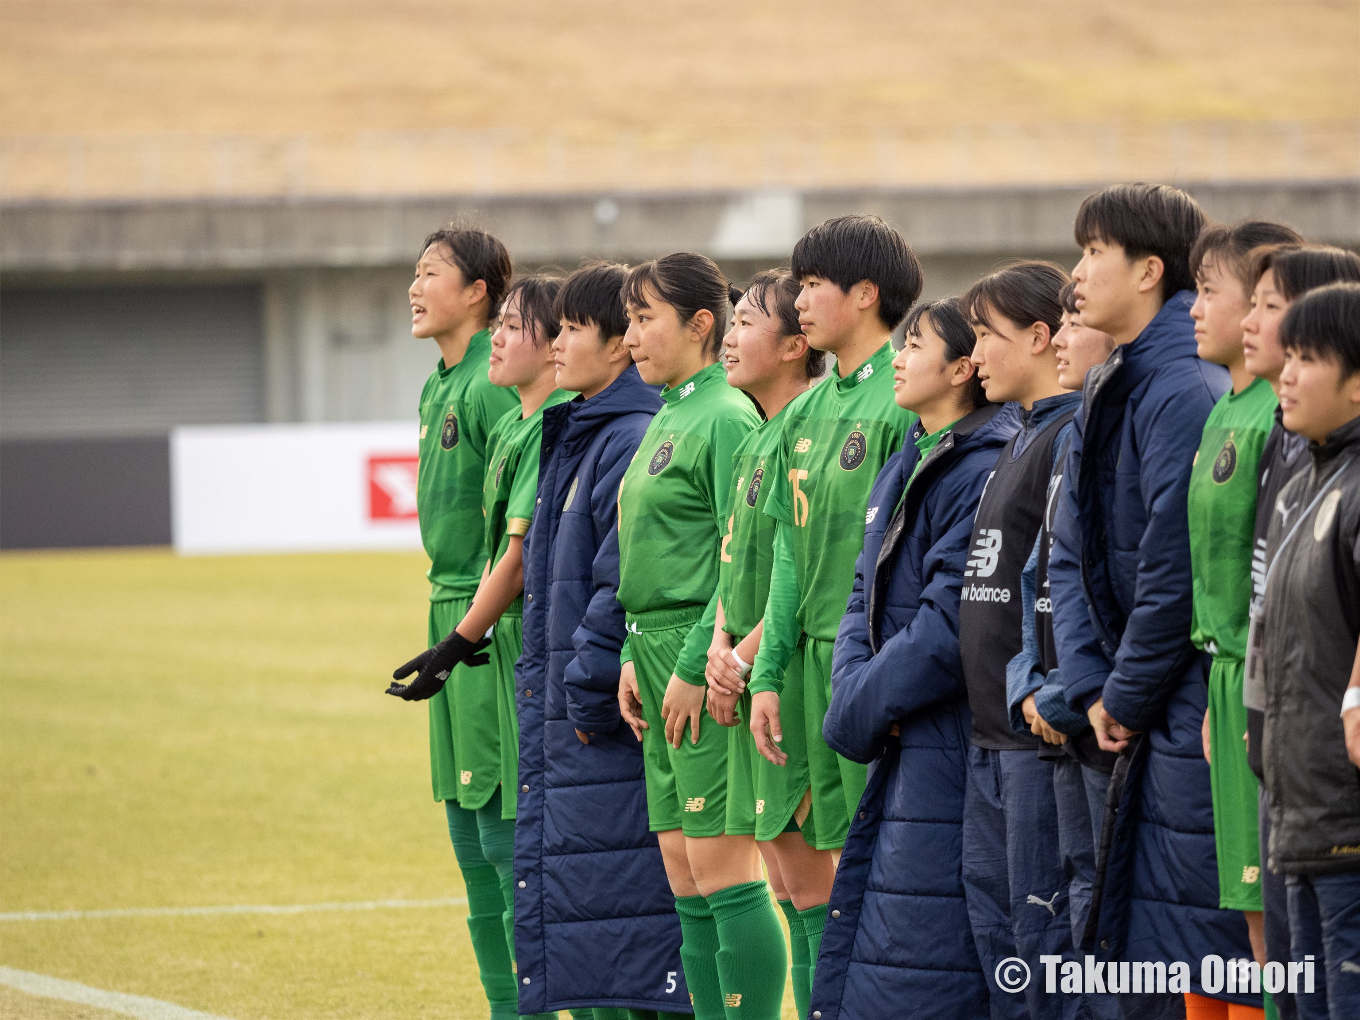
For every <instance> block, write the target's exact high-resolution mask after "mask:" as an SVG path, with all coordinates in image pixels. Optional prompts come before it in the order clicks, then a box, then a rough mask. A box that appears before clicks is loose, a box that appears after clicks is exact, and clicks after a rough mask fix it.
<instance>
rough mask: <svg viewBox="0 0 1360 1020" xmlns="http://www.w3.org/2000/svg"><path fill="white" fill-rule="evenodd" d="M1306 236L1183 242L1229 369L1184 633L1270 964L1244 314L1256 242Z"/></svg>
mask: <svg viewBox="0 0 1360 1020" xmlns="http://www.w3.org/2000/svg"><path fill="white" fill-rule="evenodd" d="M1299 240H1301V239H1300V238H1299V235H1298V234H1296V233H1295V232H1294V231H1292V230H1290V229H1289V228H1288V227H1284V226H1280V225H1279V224H1276V223H1266V222H1260V221H1249V222H1246V223H1241V224H1239V225H1237V226H1234V227H1226V226H1211V227H1208V228H1206V229H1205V230H1204V232H1203V233H1201V234H1200V236H1199V238H1198V240H1197V241H1196V242H1195V246H1194V248H1193V249H1192V250H1191V253H1190V269H1191V271H1192V272H1193V273H1194V275H1195V284H1196V291H1197V294H1196V298H1195V303H1194V305H1192V306H1191V308H1190V317H1191V318H1192V319H1194V320H1195V342H1196V345H1197V347H1198V354H1199V356H1200V357H1201V358H1203V359H1204V360H1206V361H1211V362H1213V363H1215V364H1218V365H1222V366H1224V367H1225V368H1227V369H1228V371H1229V373H1230V374H1231V376H1232V389H1230V390H1229V391H1228V392H1227V393H1225V394H1224V395H1223V396H1222V397H1221V398H1219V401H1218V403H1217V404H1215V405H1214V409H1213V411H1212V412H1210V414H1209V418H1208V420H1207V421H1206V422H1205V424H1204V433H1203V439H1202V441H1201V442H1200V447H1199V451H1198V452H1197V453H1196V454H1195V461H1194V467H1193V469H1192V470H1191V474H1190V489H1189V494H1188V497H1187V507H1188V511H1189V517H1190V560H1191V568H1192V570H1193V578H1194V601H1193V615H1192V621H1191V636H1192V639H1193V641H1194V643H1195V645H1196V646H1197V647H1199V648H1203V649H1205V650H1206V651H1208V652H1210V653H1211V654H1212V655H1213V657H1214V658H1213V665H1212V666H1211V667H1210V670H1209V692H1208V702H1209V703H1208V709H1207V711H1206V712H1205V714H1204V734H1203V736H1204V757H1205V758H1206V759H1208V761H1209V777H1210V785H1211V789H1212V793H1213V805H1214V842H1215V846H1216V848H1217V853H1218V884H1219V906H1220V907H1221V908H1223V909H1224V910H1240V911H1243V912H1244V914H1245V916H1246V920H1247V928H1248V932H1249V934H1250V936H1251V944H1252V951H1253V953H1254V954H1255V956H1256V959H1257V962H1258V963H1261V964H1264V963H1265V929H1264V923H1263V920H1262V914H1261V911H1262V901H1261V847H1260V840H1259V834H1258V817H1257V800H1258V795H1259V789H1260V788H1259V785H1258V783H1257V780H1256V777H1255V776H1254V775H1252V773H1251V770H1250V769H1249V768H1248V766H1247V747H1246V743H1245V742H1244V740H1243V737H1244V736H1245V735H1246V732H1247V714H1246V708H1245V706H1244V705H1243V702H1242V685H1243V659H1244V657H1245V655H1246V647H1247V624H1248V608H1249V606H1250V603H1251V567H1252V546H1253V543H1254V530H1255V526H1256V488H1257V465H1258V464H1259V462H1260V459H1261V454H1262V451H1263V449H1264V447H1265V444H1266V437H1267V436H1268V435H1269V434H1270V430H1271V428H1272V427H1273V426H1274V424H1275V408H1276V406H1277V401H1276V398H1275V392H1274V391H1273V390H1272V389H1271V387H1270V383H1269V382H1267V381H1266V380H1265V379H1258V378H1255V377H1254V376H1252V374H1251V373H1250V372H1249V371H1248V370H1247V366H1246V358H1245V354H1244V351H1243V348H1242V320H1243V319H1244V318H1245V317H1246V316H1247V314H1248V313H1249V312H1250V311H1251V290H1252V284H1253V283H1254V282H1255V281H1250V282H1249V281H1248V280H1247V274H1248V272H1249V268H1250V267H1249V264H1248V263H1249V255H1250V252H1251V251H1252V249H1253V248H1256V247H1259V246H1261V245H1268V244H1285V243H1290V242H1297V241H1299Z"/></svg>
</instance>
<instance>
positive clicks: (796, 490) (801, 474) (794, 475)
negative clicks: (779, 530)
mask: <svg viewBox="0 0 1360 1020" xmlns="http://www.w3.org/2000/svg"><path fill="white" fill-rule="evenodd" d="M807 476H808V473H807V472H806V471H804V470H801V469H799V468H793V469H791V470H790V471H789V484H790V485H791V486H793V523H794V524H796V525H797V526H798V527H800V528H806V527H807V522H808V498H807V493H805V492H804V491H803V490H802V489H801V488H800V487H799V485H798V483H799V482H801V481H804V480H805V479H806V478H807Z"/></svg>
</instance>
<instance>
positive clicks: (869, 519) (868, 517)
mask: <svg viewBox="0 0 1360 1020" xmlns="http://www.w3.org/2000/svg"><path fill="white" fill-rule="evenodd" d="M877 516H878V507H876V506H871V507H870V508H869V512H868V513H867V514H865V515H864V523H865V524H866V525H869V524H873V523H874V518H875V517H877Z"/></svg>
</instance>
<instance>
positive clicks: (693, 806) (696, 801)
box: [685, 797, 704, 811]
mask: <svg viewBox="0 0 1360 1020" xmlns="http://www.w3.org/2000/svg"><path fill="white" fill-rule="evenodd" d="M703 809H704V798H703V797H691V798H690V799H689V800H687V801H685V810H686V811H702V810H703Z"/></svg>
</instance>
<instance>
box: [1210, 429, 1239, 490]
mask: <svg viewBox="0 0 1360 1020" xmlns="http://www.w3.org/2000/svg"><path fill="white" fill-rule="evenodd" d="M1236 470H1237V447H1236V446H1235V445H1234V444H1233V441H1232V440H1231V439H1229V440H1228V441H1227V442H1226V443H1224V444H1223V449H1221V450H1219V451H1218V456H1217V457H1215V458H1214V470H1213V478H1214V481H1215V482H1216V483H1217V484H1219V485H1222V484H1223V483H1224V482H1226V481H1227V480H1228V479H1229V478H1231V477H1232V476H1233V472H1234V471H1236Z"/></svg>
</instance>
